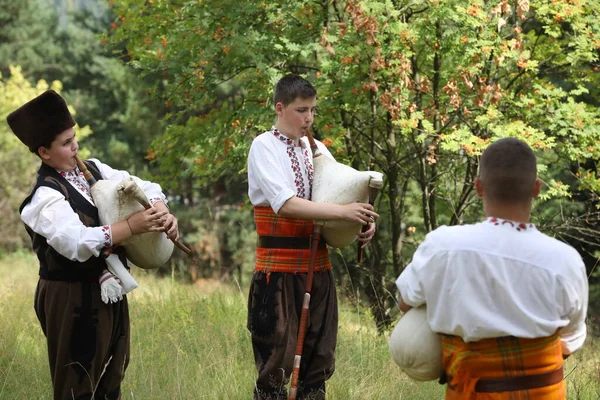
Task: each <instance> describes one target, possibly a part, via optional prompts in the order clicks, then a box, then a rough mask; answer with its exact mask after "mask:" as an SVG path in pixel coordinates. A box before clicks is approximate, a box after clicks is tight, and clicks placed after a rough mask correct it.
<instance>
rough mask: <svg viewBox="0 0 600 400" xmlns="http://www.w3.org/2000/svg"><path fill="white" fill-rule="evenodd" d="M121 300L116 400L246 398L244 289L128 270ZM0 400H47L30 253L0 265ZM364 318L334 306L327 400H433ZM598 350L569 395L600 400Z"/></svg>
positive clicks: (586, 359)
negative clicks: (123, 353) (122, 362)
mask: <svg viewBox="0 0 600 400" xmlns="http://www.w3.org/2000/svg"><path fill="white" fill-rule="evenodd" d="M133 272H134V275H135V277H136V279H137V280H138V282H139V283H140V287H139V288H137V289H135V290H134V291H133V292H132V293H131V294H130V295H129V299H130V312H131V321H132V332H131V334H132V338H131V339H132V343H131V345H132V347H131V363H130V364H129V368H128V370H127V373H126V378H125V382H124V384H123V397H122V398H123V399H124V400H125V399H140V400H141V399H143V400H152V399H161V400H162V399H169V400H170V399H185V400H192V399H227V400H234V399H240V400H241V399H244V400H247V399H249V398H251V392H252V388H253V384H254V377H255V369H254V362H253V355H252V348H251V345H250V337H249V334H248V331H247V330H246V291H245V289H243V291H239V290H237V289H235V288H230V287H223V286H220V285H217V284H215V283H212V282H202V284H197V285H186V284H181V283H178V282H175V281H172V280H170V279H159V278H156V277H154V276H153V274H151V273H146V272H144V271H142V270H139V269H135V270H134V271H133ZM0 276H1V277H2V278H1V279H0V399H11V400H13V399H14V400H17V399H24V400H25V399H26V400H30V399H39V400H42V399H51V398H52V396H51V384H50V376H49V375H50V374H49V367H48V362H47V356H46V345H45V340H44V336H43V334H42V332H41V329H40V328H39V325H38V322H37V319H36V317H35V313H34V311H33V293H34V291H35V285H36V282H37V266H36V262H35V259H34V258H33V257H32V256H31V255H28V254H27V255H23V254H21V255H19V254H16V255H12V256H8V257H5V258H3V259H1V260H0ZM387 346H388V344H387V338H386V337H381V336H378V335H377V334H376V332H375V331H374V329H373V327H372V324H371V321H370V317H369V316H368V315H367V314H365V313H362V312H360V311H359V310H356V309H351V308H350V307H347V306H344V305H342V307H341V312H340V331H339V341H338V347H337V360H336V373H335V374H334V376H333V378H332V379H331V380H330V381H329V383H328V387H327V392H328V397H327V398H328V400H368V399H374V400H379V399H386V400H387V399H410V400H412V399H415V400H416V399H423V400H429V399H442V398H443V393H444V387H443V386H440V385H438V384H437V383H435V382H429V383H415V382H414V381H412V380H410V379H409V378H407V377H406V376H405V375H403V374H402V373H401V372H400V370H399V369H398V368H397V367H396V365H395V364H393V362H392V361H391V359H390V357H389V353H388V347H387ZM598 359H599V357H598V351H597V345H596V344H595V343H593V341H591V342H590V344H588V345H587V346H586V348H585V349H584V350H582V351H581V352H579V353H578V354H576V355H575V356H574V357H572V358H570V359H569V360H567V364H566V369H565V370H566V372H567V373H568V374H570V375H569V376H568V378H567V382H568V390H569V398H570V399H571V398H572V399H599V398H600V384H599V383H598V381H599V379H600V364H599V361H598Z"/></svg>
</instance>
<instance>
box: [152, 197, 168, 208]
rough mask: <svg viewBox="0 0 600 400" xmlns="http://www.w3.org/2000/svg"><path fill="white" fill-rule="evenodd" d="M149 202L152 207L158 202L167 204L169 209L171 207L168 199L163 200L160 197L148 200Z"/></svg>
mask: <svg viewBox="0 0 600 400" xmlns="http://www.w3.org/2000/svg"><path fill="white" fill-rule="evenodd" d="M148 201H149V202H150V205H154V203H158V202H163V203H165V206H167V207H168V206H169V205H168V202H167V199H163V198H162V197H160V196H155V197H151V198H149V199H148Z"/></svg>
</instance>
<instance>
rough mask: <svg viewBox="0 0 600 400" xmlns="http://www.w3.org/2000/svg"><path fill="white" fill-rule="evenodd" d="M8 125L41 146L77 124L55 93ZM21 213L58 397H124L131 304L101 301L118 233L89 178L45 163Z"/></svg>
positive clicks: (99, 171) (156, 196)
mask: <svg viewBox="0 0 600 400" xmlns="http://www.w3.org/2000/svg"><path fill="white" fill-rule="evenodd" d="M8 122H9V125H10V127H11V128H12V130H13V132H14V133H15V134H16V135H17V136H18V137H19V139H21V141H23V143H25V144H26V145H27V146H29V147H30V148H34V149H35V148H37V147H38V146H39V145H40V143H41V140H43V139H44V136H46V137H52V136H53V135H55V134H57V133H61V132H63V131H64V130H66V129H69V128H71V127H73V126H74V125H75V122H74V121H73V119H72V118H71V115H70V113H69V111H68V109H67V108H66V104H65V103H64V100H63V99H62V98H61V97H60V96H59V95H58V94H56V93H54V92H52V91H48V92H45V93H44V94H42V95H41V96H39V97H37V98H35V99H34V100H32V101H31V102H29V103H27V104H25V105H24V106H22V107H21V108H19V109H18V110H16V111H15V112H13V113H12V114H10V115H9V117H8ZM85 163H86V165H87V166H88V169H89V170H90V172H92V174H93V175H94V177H95V178H96V179H114V180H118V181H121V180H123V179H125V178H127V177H129V176H130V175H129V174H128V173H127V172H124V171H118V170H114V169H112V168H111V167H109V166H108V165H106V164H102V163H101V162H99V161H98V160H86V161H85ZM134 179H135V180H136V182H137V183H138V184H139V185H140V187H141V188H142V189H143V190H144V192H145V193H146V195H147V196H148V198H149V199H151V201H152V202H153V203H154V202H156V201H163V202H165V203H166V199H165V197H164V195H163V193H162V192H161V188H160V186H159V185H158V184H155V183H151V182H147V181H142V180H140V179H138V178H135V177H134ZM20 213H21V218H22V220H23V222H24V223H25V228H26V229H27V232H28V233H29V235H30V236H31V241H32V244H33V250H34V251H35V253H36V254H37V257H38V260H39V263H40V270H39V275H40V279H39V282H38V285H37V289H36V293H35V301H34V309H35V312H36V315H37V317H38V320H39V321H40V324H41V327H42V330H43V332H44V335H46V338H47V344H48V357H49V361H50V373H51V377H52V385H53V390H54V399H56V400H67V399H78V400H81V399H92V398H94V399H111V400H112V399H119V398H120V393H121V391H120V385H121V382H122V380H123V377H124V373H125V369H126V368H127V365H128V363H129V309H128V305H127V299H126V298H123V300H121V301H119V302H116V303H109V304H106V303H105V302H103V301H102V300H101V296H100V287H101V283H102V282H101V275H102V272H103V270H105V269H106V268H107V266H106V263H105V260H104V258H103V257H102V256H101V252H102V250H103V249H104V248H106V247H111V246H112V233H111V229H110V226H108V225H105V226H100V223H99V219H98V210H97V208H96V207H95V206H94V202H93V200H92V197H91V194H90V188H89V185H88V183H87V181H86V180H85V178H84V177H83V174H82V173H81V171H79V169H78V168H75V169H74V170H73V171H60V170H56V169H54V168H52V167H50V166H48V165H46V164H44V163H42V165H41V166H40V168H39V170H38V173H37V180H36V184H35V187H34V188H33V190H32V192H31V194H30V195H29V196H28V197H27V198H26V199H25V201H24V202H23V204H22V205H21V207H20ZM120 258H121V259H122V261H123V262H124V263H125V262H126V260H125V257H124V256H123V254H120ZM125 265H126V264H125ZM103 279H104V278H103Z"/></svg>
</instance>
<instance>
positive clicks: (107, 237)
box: [102, 225, 112, 247]
mask: <svg viewBox="0 0 600 400" xmlns="http://www.w3.org/2000/svg"><path fill="white" fill-rule="evenodd" d="M102 234H103V235H104V247H111V246H112V230H111V229H110V225H104V226H103V227H102Z"/></svg>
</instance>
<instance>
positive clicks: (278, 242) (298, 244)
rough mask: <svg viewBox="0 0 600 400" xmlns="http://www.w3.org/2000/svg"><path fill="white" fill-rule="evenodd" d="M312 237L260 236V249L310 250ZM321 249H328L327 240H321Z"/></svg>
mask: <svg viewBox="0 0 600 400" xmlns="http://www.w3.org/2000/svg"><path fill="white" fill-rule="evenodd" d="M311 242H312V236H259V237H258V247H262V248H265V249H310V247H311ZM318 248H319V249H325V248H327V245H326V243H325V240H323V238H321V239H320V240H319V246H318Z"/></svg>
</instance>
